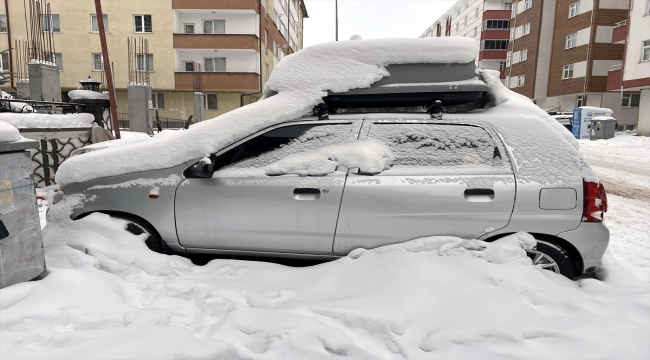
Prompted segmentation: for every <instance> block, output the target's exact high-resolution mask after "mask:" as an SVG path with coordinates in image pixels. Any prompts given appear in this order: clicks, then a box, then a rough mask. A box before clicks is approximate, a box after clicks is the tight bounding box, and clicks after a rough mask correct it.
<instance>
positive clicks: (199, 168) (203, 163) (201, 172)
mask: <svg viewBox="0 0 650 360" xmlns="http://www.w3.org/2000/svg"><path fill="white" fill-rule="evenodd" d="M213 172H214V169H213V166H212V161H211V160H210V158H209V157H204V158H203V159H201V160H199V162H198V163H197V164H196V166H195V170H194V173H195V174H196V176H198V177H210V176H212V173H213Z"/></svg>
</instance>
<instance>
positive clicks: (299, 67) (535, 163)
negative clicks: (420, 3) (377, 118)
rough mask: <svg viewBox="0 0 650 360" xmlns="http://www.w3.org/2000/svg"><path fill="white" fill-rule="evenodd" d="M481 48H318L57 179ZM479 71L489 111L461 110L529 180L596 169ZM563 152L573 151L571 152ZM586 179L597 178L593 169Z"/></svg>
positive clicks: (375, 43)
mask: <svg viewBox="0 0 650 360" xmlns="http://www.w3.org/2000/svg"><path fill="white" fill-rule="evenodd" d="M477 53H478V43H477V42H476V41H475V40H472V39H469V38H463V37H445V38H426V39H375V40H354V41H340V42H332V43H325V44H319V45H314V46H311V47H309V48H306V49H304V50H301V51H299V52H297V53H295V54H292V55H289V56H287V57H285V58H284V59H283V60H282V61H281V62H280V63H278V65H277V66H276V68H275V69H274V71H273V73H272V74H271V77H270V79H269V80H268V81H267V83H266V85H265V87H264V96H263V98H262V100H260V101H258V102H256V103H253V104H250V105H247V106H244V107H241V108H239V109H236V110H233V111H230V112H228V113H226V114H224V115H221V116H218V117H216V118H214V119H211V120H207V121H203V122H200V123H198V124H195V125H194V126H192V127H190V129H188V130H184V131H177V132H176V133H175V134H173V135H170V136H165V137H158V136H156V137H153V138H152V139H151V140H148V141H144V142H139V143H134V144H130V145H125V146H121V147H115V148H107V149H104V150H102V151H95V152H91V153H87V154H83V155H81V156H77V157H74V158H71V159H68V160H67V161H65V162H64V163H63V164H62V165H61V166H60V167H59V170H58V172H57V174H56V182H57V183H58V184H59V185H61V186H65V185H66V184H71V183H77V182H83V181H88V180H94V179H98V178H103V177H108V176H116V175H122V174H128V173H134V172H140V171H148V170H154V169H163V168H169V167H173V166H176V165H179V164H181V163H183V162H187V161H193V160H196V159H199V158H201V157H204V156H206V155H209V154H212V153H214V152H217V151H219V150H220V149H222V148H224V147H225V146H227V145H230V144H232V143H233V142H235V141H237V140H239V139H241V138H244V137H246V136H248V135H250V134H252V133H255V132H257V131H260V130H262V129H265V128H267V127H270V126H273V125H276V124H279V123H283V122H286V121H289V120H294V119H297V118H299V117H301V116H303V115H306V114H308V113H310V112H311V110H312V109H313V107H314V106H315V105H317V104H319V103H320V102H322V99H323V97H324V96H327V94H328V93H327V92H328V91H332V92H339V93H340V92H345V91H349V90H351V89H356V88H367V87H370V86H371V85H372V84H373V83H375V82H377V81H379V80H381V79H382V78H383V77H385V76H390V74H389V73H388V71H387V70H386V68H385V67H384V66H386V65H390V64H409V63H467V62H472V61H474V59H475V58H476V56H477ZM477 72H478V74H479V75H481V76H482V78H483V81H485V82H486V83H487V84H488V86H489V87H490V91H489V93H490V96H491V99H492V100H491V102H490V104H489V106H491V108H490V109H486V110H480V111H475V112H473V113H471V114H458V115H460V117H465V118H467V119H471V120H472V121H473V120H476V119H477V117H476V114H481V116H480V119H482V120H483V121H489V122H491V123H493V124H497V125H498V127H499V129H500V130H499V131H500V132H501V133H502V134H504V138H506V139H507V141H506V142H507V143H508V144H509V145H510V146H511V147H512V149H513V150H512V151H513V154H514V155H516V156H518V157H521V159H520V161H519V162H518V163H519V169H518V170H519V172H520V174H521V175H522V176H523V177H524V178H526V179H528V180H531V181H535V179H539V180H540V181H542V182H549V181H550V182H552V183H557V180H559V182H560V183H562V180H561V179H558V178H557V176H563V175H562V174H566V176H573V175H576V176H583V175H584V172H585V171H590V170H589V169H588V167H587V165H586V164H585V163H584V161H583V160H582V158H581V157H580V155H579V153H578V152H577V148H578V142H577V140H575V139H574V138H573V137H572V136H571V134H570V133H568V132H567V131H566V129H565V128H564V127H562V126H561V125H560V124H559V123H557V121H555V120H554V119H553V118H551V117H550V116H549V115H548V114H547V113H546V112H544V111H543V110H542V109H540V108H539V107H537V106H536V105H534V104H533V103H532V101H530V99H528V98H526V97H524V96H522V95H519V94H516V93H514V92H512V91H510V90H509V89H506V88H505V87H504V86H503V85H502V84H501V81H500V80H499V76H498V74H499V73H498V72H496V71H490V70H479V71H477ZM454 115H456V114H454ZM492 115H494V116H492ZM526 120H529V121H526ZM531 123H532V125H531ZM554 126H555V128H553V127H554ZM558 134H560V135H561V136H563V137H564V138H565V139H566V140H567V141H564V142H562V141H559V142H560V144H557V147H560V148H571V150H572V151H571V152H570V155H569V156H568V160H566V159H561V158H558V157H557V156H555V155H554V156H551V157H548V156H547V155H548V153H549V152H548V151H547V148H548V147H549V143H553V142H558V139H559V138H560V137H558V136H557V135H558ZM533 145H534V147H532V146H533ZM571 145H573V147H572V146H571ZM553 154H555V153H553ZM563 155H564V156H567V155H566V149H565V150H564V153H563ZM545 156H546V157H545ZM556 161H559V162H561V163H562V171H561V172H558V171H557V169H554V168H553V166H555V165H556V164H555V162H556ZM576 164H577V165H578V166H577V167H576ZM549 166H551V168H549ZM585 169H586V170H585ZM546 174H551V175H549V176H546ZM588 176H592V177H593V178H595V175H593V173H589V174H588Z"/></svg>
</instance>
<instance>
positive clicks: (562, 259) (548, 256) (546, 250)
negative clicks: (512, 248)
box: [528, 240, 575, 279]
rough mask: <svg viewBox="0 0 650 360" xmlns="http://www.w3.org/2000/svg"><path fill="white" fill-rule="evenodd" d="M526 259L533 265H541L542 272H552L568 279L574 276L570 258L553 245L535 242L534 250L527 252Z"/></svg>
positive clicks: (540, 241)
mask: <svg viewBox="0 0 650 360" xmlns="http://www.w3.org/2000/svg"><path fill="white" fill-rule="evenodd" d="M528 257H529V258H530V259H531V260H532V261H533V265H541V266H542V269H544V270H549V271H553V272H555V273H557V274H561V275H564V276H566V277H567V278H569V279H573V277H574V276H575V272H574V270H573V261H571V257H570V256H569V254H567V252H566V251H564V250H563V249H562V248H561V247H559V246H557V245H555V244H552V243H550V242H546V241H542V240H537V246H536V247H535V249H533V250H530V251H528Z"/></svg>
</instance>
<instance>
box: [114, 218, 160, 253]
mask: <svg viewBox="0 0 650 360" xmlns="http://www.w3.org/2000/svg"><path fill="white" fill-rule="evenodd" d="M111 217H113V218H116V219H121V220H126V221H128V224H127V225H126V229H125V230H126V231H128V232H130V233H131V234H133V235H140V234H142V233H146V234H147V235H149V236H148V237H147V240H145V244H146V245H147V247H148V248H149V249H150V250H151V251H153V252H157V253H162V239H161V238H160V235H158V232H157V231H156V229H154V228H153V227H152V226H151V225H149V224H148V223H147V222H145V221H143V220H140V219H138V218H137V217H135V216H129V215H126V214H111Z"/></svg>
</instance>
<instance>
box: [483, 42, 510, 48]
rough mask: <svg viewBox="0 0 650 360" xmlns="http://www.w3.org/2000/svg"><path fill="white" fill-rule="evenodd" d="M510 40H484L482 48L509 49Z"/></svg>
mask: <svg viewBox="0 0 650 360" xmlns="http://www.w3.org/2000/svg"><path fill="white" fill-rule="evenodd" d="M507 49H508V40H483V41H481V50H507Z"/></svg>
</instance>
